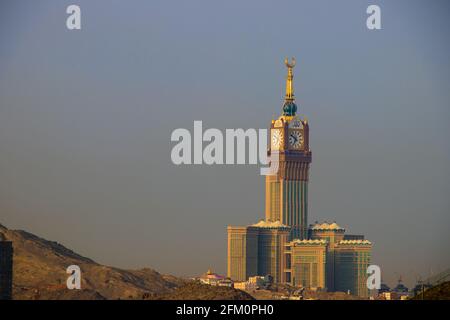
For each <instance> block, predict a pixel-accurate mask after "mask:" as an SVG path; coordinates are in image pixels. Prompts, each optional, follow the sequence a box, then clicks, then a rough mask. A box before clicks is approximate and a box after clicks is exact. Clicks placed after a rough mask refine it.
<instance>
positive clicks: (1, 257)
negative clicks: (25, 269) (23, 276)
mask: <svg viewBox="0 0 450 320" xmlns="http://www.w3.org/2000/svg"><path fill="white" fill-rule="evenodd" d="M12 276H13V247H12V242H11V241H6V239H5V236H4V235H3V233H0V300H11V299H12V280H13V279H12Z"/></svg>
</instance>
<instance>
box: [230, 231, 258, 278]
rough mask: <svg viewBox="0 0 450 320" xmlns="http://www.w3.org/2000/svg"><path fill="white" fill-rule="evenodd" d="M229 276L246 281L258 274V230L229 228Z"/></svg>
mask: <svg viewBox="0 0 450 320" xmlns="http://www.w3.org/2000/svg"><path fill="white" fill-rule="evenodd" d="M227 232H228V254H227V257H228V258H227V265H228V266H227V276H228V277H229V278H231V279H232V280H233V281H246V280H247V279H248V278H249V277H252V276H256V275H257V274H258V228H253V227H233V226H228V228H227Z"/></svg>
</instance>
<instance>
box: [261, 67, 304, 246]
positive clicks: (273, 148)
mask: <svg viewBox="0 0 450 320" xmlns="http://www.w3.org/2000/svg"><path fill="white" fill-rule="evenodd" d="M285 64H286V67H287V69H288V73H287V77H286V95H285V98H284V104H283V110H282V115H281V116H280V117H279V118H278V119H276V120H275V119H274V120H272V123H271V125H270V148H269V151H268V153H269V157H270V159H271V161H272V162H273V161H277V160H276V159H278V172H277V173H276V174H275V175H268V176H266V220H267V221H280V222H281V223H282V224H284V225H286V226H289V227H290V228H291V234H290V238H291V239H305V238H306V237H307V227H308V223H307V221H308V176H309V164H310V163H311V150H310V148H309V126H308V120H307V119H306V118H302V117H300V116H298V115H297V105H296V103H295V96H294V89H293V78H294V75H293V68H294V66H295V59H292V61H291V62H289V60H288V59H286V60H285ZM277 156H278V157H277ZM272 166H273V164H272Z"/></svg>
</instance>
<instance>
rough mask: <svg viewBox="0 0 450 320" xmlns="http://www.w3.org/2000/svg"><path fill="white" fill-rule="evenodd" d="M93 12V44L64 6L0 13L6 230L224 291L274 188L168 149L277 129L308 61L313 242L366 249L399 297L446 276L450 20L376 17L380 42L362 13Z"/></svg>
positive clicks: (96, 8) (352, 7)
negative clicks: (182, 142) (343, 235)
mask: <svg viewBox="0 0 450 320" xmlns="http://www.w3.org/2000/svg"><path fill="white" fill-rule="evenodd" d="M78 4H79V5H80V7H81V8H82V11H83V15H82V16H83V27H82V30H79V31H68V30H67V28H66V25H65V19H66V16H67V14H66V7H67V5H68V4H67V3H65V2H61V3H56V4H55V3H54V2H52V1H46V0H44V1H39V3H29V2H24V1H7V2H4V3H2V5H1V10H0V36H1V37H2V39H3V43H4V44H5V45H3V46H1V48H0V61H1V67H2V72H1V73H0V97H1V98H0V137H1V140H0V154H2V155H7V156H4V157H0V223H2V224H4V225H6V226H8V227H9V228H12V229H24V230H28V231H30V232H33V233H35V234H39V235H41V236H42V237H44V238H47V239H53V240H56V241H59V242H61V243H63V244H65V245H67V246H68V247H70V248H73V249H74V250H75V251H76V252H79V253H80V254H83V255H85V256H89V257H93V258H95V259H96V260H97V261H99V262H101V263H103V264H107V265H115V266H121V267H124V268H138V267H143V266H149V267H152V268H155V269H156V270H159V271H161V272H164V273H171V274H176V275H181V276H195V275H198V274H199V273H200V272H203V271H204V270H207V269H208V268H211V269H213V270H214V271H216V272H218V273H220V274H225V273H226V251H227V248H226V230H225V228H226V226H227V225H229V224H230V223H231V224H235V225H243V226H246V225H251V224H254V223H255V222H257V221H255V219H257V218H259V217H264V216H265V208H266V204H265V196H264V190H265V185H264V181H263V177H261V176H260V175H259V167H258V166H256V165H255V166H226V165H224V166H211V167H209V166H207V165H200V166H176V165H174V164H173V163H172V162H171V161H170V152H171V148H172V147H173V143H172V142H171V141H170V134H171V132H172V131H173V130H174V129H176V128H186V127H190V126H192V123H193V121H194V120H203V123H204V125H205V128H207V127H208V128H209V127H211V128H220V129H225V128H267V125H268V122H267V121H268V119H273V118H275V117H277V116H278V115H279V110H280V109H281V107H282V105H281V104H280V102H281V99H282V97H283V94H284V93H283V91H284V83H283V82H284V77H285V72H284V70H282V68H280V61H281V60H282V59H283V58H284V57H285V56H296V57H297V58H298V61H297V67H296V68H297V69H296V85H295V90H296V91H295V92H296V101H297V104H298V106H299V109H300V110H301V112H302V113H304V114H306V115H308V118H309V121H310V124H311V127H312V128H313V129H312V130H313V133H314V134H313V135H312V136H311V141H310V143H311V149H312V150H313V151H314V161H313V164H312V165H311V168H310V173H311V177H314V178H313V179H312V180H311V182H310V184H309V187H308V188H309V189H308V193H309V211H308V216H309V223H311V222H313V221H316V220H317V221H320V222H322V221H325V220H327V221H328V222H330V223H331V222H332V221H333V220H336V221H337V223H338V224H339V225H340V226H342V227H344V228H346V229H348V230H349V231H350V232H355V233H358V234H364V235H365V236H366V237H367V239H370V241H372V242H373V243H374V247H373V252H372V262H373V263H374V264H377V265H379V266H380V267H381V270H382V277H383V281H385V282H387V283H388V284H389V285H390V286H393V285H394V284H395V283H396V281H397V279H398V278H399V277H400V275H401V276H402V278H403V279H404V281H405V284H406V285H407V286H408V287H412V286H413V285H414V284H415V282H416V280H417V279H416V278H417V277H419V276H420V275H421V276H422V277H424V278H426V277H427V276H428V275H430V273H431V272H432V273H434V274H435V273H438V272H439V271H442V270H444V269H446V268H447V267H448V265H449V264H450V256H449V254H448V250H447V246H448V243H449V234H448V231H447V230H446V229H447V226H448V225H449V223H450V221H449V215H448V211H449V208H450V203H449V199H448V196H447V193H448V190H449V189H450V168H449V163H450V148H449V145H448V141H447V140H448V136H449V134H450V131H449V126H448V123H449V122H450V121H449V120H450V110H449V108H448V101H449V100H450V94H449V90H448V85H449V83H450V78H449V75H448V70H449V61H448V56H449V52H450V45H449V43H448V41H447V35H448V33H449V31H450V30H449V28H450V27H449V25H448V23H447V16H446V14H445V13H446V12H447V11H448V10H446V9H448V4H447V3H446V2H444V1H439V0H438V1H436V2H435V4H434V5H433V6H428V5H426V3H425V2H424V1H418V0H413V1H401V0H400V1H396V2H395V3H392V2H390V1H379V4H380V7H381V10H382V19H383V24H382V29H381V30H368V29H367V27H366V24H365V22H366V18H367V13H366V9H367V6H368V5H369V3H368V2H364V1H363V2H361V1H346V2H345V3H344V2H342V3H339V4H338V3H336V2H334V1H323V0H321V1H300V2H295V3H294V2H291V1H286V2H282V3H276V4H275V3H271V2H265V1H262V2H261V1H254V2H248V3H240V2H229V3H225V2H222V3H218V4H216V5H214V6H213V5H212V4H210V3H208V2H207V1H199V2H194V3H190V4H183V3H180V4H179V5H177V6H173V5H169V4H166V3H165V2H164V1H160V2H158V1H155V2H152V3H148V2H144V1H142V2H139V5H136V7H133V8H130V7H128V6H127V5H126V4H124V3H121V2H119V1H117V2H112V3H111V5H110V6H109V7H108V11H107V12H105V7H104V4H103V3H93V2H91V1H79V2H78ZM286 7H288V8H290V10H286ZM218 12H220V15H219V14H218ZM169 233H170V234H172V235H173V236H170V237H169V236H168V234H169ZM411 235H422V236H420V237H417V236H411ZM119 239H120V240H119ZM205 239H208V241H205ZM193 247H194V248H196V249H197V253H196V254H195V256H194V257H193V256H192V253H191V251H192V250H191V248H193ZM130 248H134V250H130ZM411 248H413V249H414V250H411ZM142 252H145V254H141V253H142ZM161 252H163V253H164V254H161ZM188 252H189V253H190V254H188Z"/></svg>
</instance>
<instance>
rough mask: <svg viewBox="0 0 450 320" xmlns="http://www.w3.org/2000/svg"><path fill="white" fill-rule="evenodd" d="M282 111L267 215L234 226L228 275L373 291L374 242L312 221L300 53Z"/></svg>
mask: <svg viewBox="0 0 450 320" xmlns="http://www.w3.org/2000/svg"><path fill="white" fill-rule="evenodd" d="M285 65H286V67H287V77H286V95H285V98H284V103H283V108H282V114H281V115H280V117H278V119H274V120H272V122H271V125H270V148H269V150H268V156H269V159H270V162H271V165H270V168H271V169H272V168H277V169H278V170H274V171H276V172H275V173H273V175H268V176H266V210H265V211H266V212H265V216H266V218H265V220H262V221H260V222H258V223H256V224H253V225H249V226H228V228H227V234H228V253H227V263H228V266H227V275H228V277H230V278H231V279H232V280H233V281H236V282H243V281H247V280H248V279H249V278H251V277H253V276H268V275H270V276H271V278H272V279H273V282H274V283H277V284H278V283H283V284H289V285H291V286H294V287H303V288H316V289H319V288H320V289H321V290H326V291H343V292H350V293H352V294H354V295H357V296H360V297H367V296H368V289H367V286H366V280H367V267H368V266H369V264H370V259H371V250H372V243H371V242H370V241H368V240H365V239H364V236H363V235H351V234H345V230H344V229H343V228H341V227H340V226H339V225H338V224H337V223H335V222H333V223H328V222H324V223H321V224H320V223H315V224H313V225H310V226H309V227H308V180H309V164H310V163H311V149H310V148H309V126H308V120H307V119H306V118H305V117H301V116H299V115H297V105H296V103H295V97H294V89H293V79H294V75H293V68H294V66H295V59H292V60H291V61H289V60H288V59H286V60H285Z"/></svg>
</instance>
